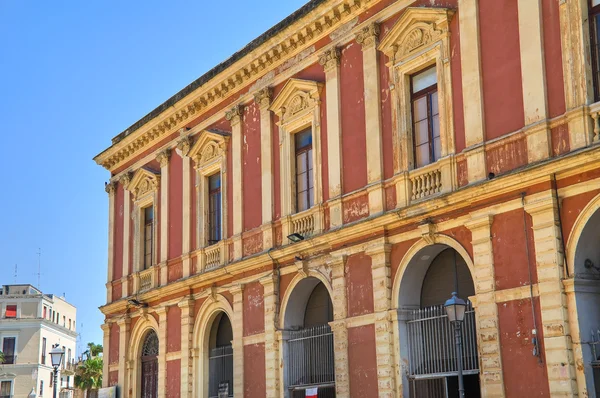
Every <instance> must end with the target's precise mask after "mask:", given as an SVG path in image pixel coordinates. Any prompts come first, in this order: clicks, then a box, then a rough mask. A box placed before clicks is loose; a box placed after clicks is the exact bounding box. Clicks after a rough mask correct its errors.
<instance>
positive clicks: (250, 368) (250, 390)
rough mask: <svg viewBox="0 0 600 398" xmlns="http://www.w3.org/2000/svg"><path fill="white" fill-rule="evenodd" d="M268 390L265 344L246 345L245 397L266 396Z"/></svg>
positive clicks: (257, 397)
mask: <svg viewBox="0 0 600 398" xmlns="http://www.w3.org/2000/svg"><path fill="white" fill-rule="evenodd" d="M266 391H267V385H266V381H265V345H264V344H251V345H245V346H244V397H247V398H264V396H265V395H266Z"/></svg>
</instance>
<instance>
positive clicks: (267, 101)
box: [254, 87, 273, 109]
mask: <svg viewBox="0 0 600 398" xmlns="http://www.w3.org/2000/svg"><path fill="white" fill-rule="evenodd" d="M272 95H273V90H271V88H270V87H265V88H263V89H262V90H259V91H257V92H256V93H254V101H255V102H256V103H257V104H258V106H259V108H261V109H264V108H267V107H268V106H269V105H271V97H272Z"/></svg>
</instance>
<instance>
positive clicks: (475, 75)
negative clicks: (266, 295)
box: [458, 0, 486, 182]
mask: <svg viewBox="0 0 600 398" xmlns="http://www.w3.org/2000/svg"><path fill="white" fill-rule="evenodd" d="M458 9H459V10H460V18H459V29H460V62H461V72H462V84H463V113H464V117H465V140H466V146H467V148H469V147H472V146H475V145H478V144H482V143H483V142H484V141H485V119H484V108H483V79H482V75H481V52H480V36H479V7H478V0H459V1H458ZM482 149H483V148H482ZM466 157H467V165H468V166H467V167H468V179H469V182H475V181H480V180H483V179H485V178H486V173H485V153H483V150H471V151H468V152H467V153H466Z"/></svg>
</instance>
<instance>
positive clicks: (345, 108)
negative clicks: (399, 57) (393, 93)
mask: <svg viewBox="0 0 600 398" xmlns="http://www.w3.org/2000/svg"><path fill="white" fill-rule="evenodd" d="M362 63H363V60H362V48H361V46H360V44H358V43H356V41H354V40H353V41H351V42H350V43H349V44H348V45H346V46H345V47H344V48H342V49H341V60H340V102H341V104H340V106H341V112H342V166H343V167H342V190H343V192H344V193H348V192H353V191H356V190H357V189H360V188H362V187H364V186H365V185H367V159H366V156H365V154H366V146H367V141H366V140H367V136H366V127H365V99H364V90H365V89H364V87H365V86H364V76H363V64H362ZM374 133H376V134H379V132H371V134H374Z"/></svg>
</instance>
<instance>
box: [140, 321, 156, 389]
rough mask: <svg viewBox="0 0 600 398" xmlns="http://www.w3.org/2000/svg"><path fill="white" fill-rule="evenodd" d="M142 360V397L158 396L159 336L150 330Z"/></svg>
mask: <svg viewBox="0 0 600 398" xmlns="http://www.w3.org/2000/svg"><path fill="white" fill-rule="evenodd" d="M140 362H141V373H142V375H141V383H142V387H141V397H142V398H156V397H157V396H158V336H157V335H156V332H155V331H154V330H150V331H149V332H148V333H147V334H146V337H145V338H144V344H143V345H142V352H141V356H140Z"/></svg>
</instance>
